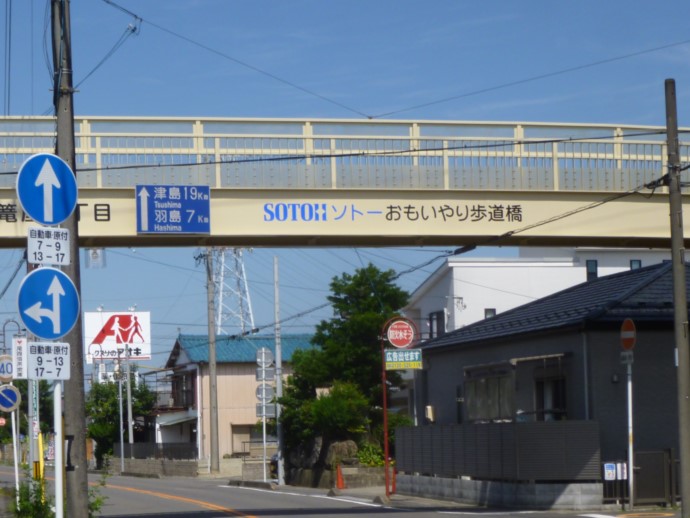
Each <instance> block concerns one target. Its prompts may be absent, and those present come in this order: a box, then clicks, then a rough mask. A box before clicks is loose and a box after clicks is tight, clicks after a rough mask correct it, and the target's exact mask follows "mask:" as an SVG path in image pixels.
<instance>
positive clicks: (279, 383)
mask: <svg viewBox="0 0 690 518" xmlns="http://www.w3.org/2000/svg"><path fill="white" fill-rule="evenodd" d="M273 284H274V289H273V291H274V293H275V304H274V308H275V318H274V320H275V323H276V328H275V332H276V373H275V376H276V380H275V381H276V400H277V401H280V398H281V397H283V346H282V343H281V337H280V332H281V329H280V289H279V284H278V256H274V257H273ZM276 434H277V435H278V485H281V486H282V485H285V465H284V461H283V440H284V438H283V425H282V423H281V422H280V404H279V403H278V402H276Z"/></svg>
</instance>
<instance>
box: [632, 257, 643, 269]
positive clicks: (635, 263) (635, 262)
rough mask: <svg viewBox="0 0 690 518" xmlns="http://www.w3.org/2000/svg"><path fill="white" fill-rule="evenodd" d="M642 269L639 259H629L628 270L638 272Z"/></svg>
mask: <svg viewBox="0 0 690 518" xmlns="http://www.w3.org/2000/svg"><path fill="white" fill-rule="evenodd" d="M640 268H642V261H641V260H640V259H630V269H631V270H638V269H640Z"/></svg>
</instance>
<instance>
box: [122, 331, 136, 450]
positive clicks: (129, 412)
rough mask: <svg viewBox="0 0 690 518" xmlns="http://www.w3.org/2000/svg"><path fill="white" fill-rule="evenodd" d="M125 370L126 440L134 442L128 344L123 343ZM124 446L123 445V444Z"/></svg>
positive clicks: (130, 442)
mask: <svg viewBox="0 0 690 518" xmlns="http://www.w3.org/2000/svg"><path fill="white" fill-rule="evenodd" d="M125 372H126V375H127V380H126V381H127V439H128V440H127V442H128V443H129V444H134V416H133V415H132V377H131V372H130V368H129V344H128V343H126V344H125ZM123 448H124V445H123ZM133 450H134V448H132V447H131V446H130V448H129V456H130V458H131V457H132V455H133Z"/></svg>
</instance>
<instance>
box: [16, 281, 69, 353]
mask: <svg viewBox="0 0 690 518" xmlns="http://www.w3.org/2000/svg"><path fill="white" fill-rule="evenodd" d="M18 302H19V317H20V318H21V319H22V322H23V323H24V325H25V326H26V329H27V330H28V331H29V332H30V333H32V334H34V335H36V336H38V337H39V338H43V339H45V340H55V339H57V338H61V337H63V336H65V335H66V334H67V333H69V332H70V331H71V330H72V328H73V327H74V324H76V323H77V319H78V318H79V293H77V288H76V287H75V285H74V283H73V282H72V279H70V278H69V277H68V276H67V275H66V274H65V273H63V272H62V271H60V270H58V269H57V268H39V269H38V270H34V271H33V272H31V273H29V274H28V275H27V276H26V277H24V279H23V280H22V283H21V284H20V285H19V298H18Z"/></svg>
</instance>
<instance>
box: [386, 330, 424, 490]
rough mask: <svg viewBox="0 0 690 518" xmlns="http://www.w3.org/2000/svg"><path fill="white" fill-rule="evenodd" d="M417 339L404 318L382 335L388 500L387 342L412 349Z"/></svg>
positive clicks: (415, 331)
mask: <svg viewBox="0 0 690 518" xmlns="http://www.w3.org/2000/svg"><path fill="white" fill-rule="evenodd" d="M416 339H417V328H416V326H415V325H414V323H413V322H412V321H411V320H409V319H407V318H402V317H394V318H391V319H390V320H388V321H387V322H386V323H385V324H384V325H383V330H382V333H381V392H382V394H383V471H384V478H385V484H386V499H388V498H389V497H390V495H391V489H390V458H389V457H390V453H389V448H388V390H387V380H386V350H385V348H384V345H385V342H386V341H388V342H389V343H390V344H391V345H393V346H395V347H397V348H401V349H404V348H407V347H410V346H411V345H412V344H413V343H414V342H415V340H416Z"/></svg>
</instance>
